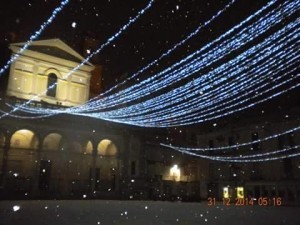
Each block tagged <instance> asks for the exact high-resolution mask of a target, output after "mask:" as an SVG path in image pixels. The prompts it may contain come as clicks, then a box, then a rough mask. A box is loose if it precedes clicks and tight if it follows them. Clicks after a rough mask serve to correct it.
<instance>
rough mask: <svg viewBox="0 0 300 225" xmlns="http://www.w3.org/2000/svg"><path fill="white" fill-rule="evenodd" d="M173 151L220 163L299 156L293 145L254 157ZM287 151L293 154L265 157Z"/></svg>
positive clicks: (260, 160) (296, 147)
mask: <svg viewBox="0 0 300 225" xmlns="http://www.w3.org/2000/svg"><path fill="white" fill-rule="evenodd" d="M169 148H171V149H173V150H176V151H178V152H181V153H184V154H187V155H192V156H196V157H200V158H203V159H209V160H214V161H222V162H234V163H253V162H266V161H275V160H280V159H287V158H292V157H297V156H300V152H295V151H297V150H298V149H299V148H300V145H295V146H293V147H289V148H285V149H282V150H276V151H271V152H266V153H260V154H254V155H248V156H245V155H240V156H227V157H221V156H208V155H204V154H197V153H194V152H190V151H184V150H178V149H176V148H173V147H169ZM288 151H294V152H293V153H289V154H284V155H279V156H271V157H266V156H269V155H276V154H280V153H284V152H288Z"/></svg>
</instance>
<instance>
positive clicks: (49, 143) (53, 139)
mask: <svg viewBox="0 0 300 225" xmlns="http://www.w3.org/2000/svg"><path fill="white" fill-rule="evenodd" d="M61 140H62V135H61V134H59V133H49V134H48V135H46V136H45V137H44V140H43V150H48V151H53V150H60V147H61Z"/></svg>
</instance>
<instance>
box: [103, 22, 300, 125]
mask: <svg viewBox="0 0 300 225" xmlns="http://www.w3.org/2000/svg"><path fill="white" fill-rule="evenodd" d="M298 22H299V21H298ZM296 25H298V23H296V24H295V23H293V26H296ZM286 30H289V29H288V28H284V30H283V31H284V32H286ZM298 31H299V29H297V30H295V31H293V32H292V33H290V34H291V35H292V34H293V35H294V37H293V38H290V36H291V35H288V36H289V38H290V39H289V41H294V39H297V38H298V37H299V35H298V33H299V32H298ZM268 41H270V40H268ZM289 41H287V40H285V42H284V44H278V43H277V42H275V43H276V44H275V43H274V44H273V45H271V46H270V47H269V48H267V49H265V50H266V52H267V54H265V55H263V56H260V57H258V58H259V59H260V61H263V60H268V58H267V57H269V56H270V55H271V54H274V52H275V51H277V50H278V49H279V48H280V47H281V51H280V57H279V59H280V58H281V57H282V56H284V57H285V56H288V54H287V52H286V50H287V46H288V45H289V44H290V42H289ZM275 45H277V46H275ZM288 49H292V50H294V46H292V47H289V48H288ZM253 52H255V51H253ZM253 52H252V53H253ZM246 53H247V52H246ZM257 53H259V52H256V55H257ZM289 53H290V52H289ZM245 55H247V54H245ZM245 59H246V58H245V57H240V59H239V58H237V59H235V60H234V61H238V62H241V61H244V62H245V63H248V62H247V61H246V60H245ZM251 61H252V62H251V63H252V64H253V65H255V66H256V70H255V72H256V74H259V73H260V71H259V70H258V69H257V68H258V66H257V65H258V64H259V61H256V60H253V59H252V60H251ZM273 61H274V60H273ZM264 62H265V61H264ZM273 63H274V62H273ZM275 63H277V62H276V61H275ZM248 66H249V64H247V67H248ZM268 66H270V65H268ZM222 67H224V68H226V69H228V68H229V66H227V65H226V64H223V65H222ZM238 67H239V64H237V66H236V68H234V70H235V71H236V72H237V74H239V72H240V70H242V69H241V68H238ZM242 68H243V67H242ZM217 69H218V68H217ZM243 69H244V68H243ZM221 72H222V75H224V74H225V76H226V74H227V72H228V74H229V75H228V77H227V78H224V79H217V83H216V84H213V85H211V84H210V85H208V86H218V85H219V83H220V82H222V81H224V80H225V79H229V78H231V77H230V75H232V71H230V70H228V71H225V70H223V71H221ZM273 72H274V71H273ZM209 75H210V77H214V74H213V73H209ZM244 76H247V77H250V81H249V82H251V83H254V80H253V77H252V76H249V73H247V74H244ZM263 77H264V78H267V77H266V76H263ZM238 78H239V79H238V82H240V76H239V77H238ZM196 82H198V80H197V79H196V80H194V83H196ZM237 85H238V84H237ZM237 85H235V86H234V89H235V90H237V89H238V88H239V87H238V86H237ZM197 86H198V84H197ZM242 88H244V87H242ZM190 89H191V86H190V85H189V84H188V85H186V86H181V87H179V88H178V89H175V90H173V92H176V95H174V94H172V95H171V98H172V97H173V98H174V100H173V99H170V98H169V96H168V94H169V93H167V94H164V95H162V96H159V97H157V98H153V99H151V100H149V101H145V102H142V103H140V104H138V105H139V106H140V105H142V106H144V108H143V107H138V108H137V107H136V106H133V107H131V106H130V107H126V108H125V109H121V110H122V112H121V113H119V115H124V116H125V118H128V116H127V115H128V114H129V113H130V114H129V115H130V118H131V117H132V118H133V119H134V120H136V121H140V120H141V119H142V118H140V117H136V116H137V115H138V113H139V112H142V114H147V115H149V111H150V109H151V110H152V108H154V107H153V105H154V104H155V103H156V102H157V105H158V107H157V108H154V110H156V111H157V112H158V113H159V114H155V115H154V116H153V117H154V118H157V116H160V117H159V119H162V118H163V117H162V116H164V115H168V113H167V112H166V111H165V110H161V109H163V108H167V107H169V106H170V105H172V104H173V105H174V102H173V101H176V100H177V102H179V101H181V102H182V103H183V104H180V105H179V104H176V108H177V109H180V110H181V111H182V106H183V105H188V107H189V108H191V104H190V101H189V100H186V99H188V98H190V97H192V96H195V97H196V100H197V101H201V100H202V96H201V98H198V96H199V91H197V90H196V91H194V92H190V93H189V92H188V91H187V90H190ZM203 89H205V87H204V88H203ZM201 90H202V88H201ZM212 90H213V91H215V90H217V91H219V92H220V93H222V94H224V93H225V92H224V90H223V89H222V88H221V87H219V86H218V87H217V88H215V89H212ZM185 93H186V94H185ZM207 95H209V96H211V93H209V92H208V94H207ZM181 96H183V97H184V98H185V99H184V101H182V99H181V98H180V97H181ZM216 96H217V98H218V99H220V98H219V95H216ZM209 101H210V103H211V102H212V99H211V98H210V99H209ZM149 102H150V103H149ZM152 102H153V104H152ZM177 102H176V103H177ZM196 106H197V108H201V105H200V104H197V105H196ZM151 107H152V108H151ZM133 109H137V110H133ZM154 110H153V111H154ZM159 110H161V111H159ZM166 110H167V111H169V110H170V111H172V113H173V115H174V110H175V111H176V109H175V108H174V107H173V108H169V109H166ZM115 111H120V110H115ZM115 111H114V112H115ZM134 112H137V113H136V114H134ZM184 112H186V111H185V110H184ZM109 113H111V112H108V114H109ZM126 114H127V115H126ZM114 116H116V114H114ZM176 116H177V115H176ZM174 117H175V115H174ZM148 118H149V117H148ZM148 118H147V119H148Z"/></svg>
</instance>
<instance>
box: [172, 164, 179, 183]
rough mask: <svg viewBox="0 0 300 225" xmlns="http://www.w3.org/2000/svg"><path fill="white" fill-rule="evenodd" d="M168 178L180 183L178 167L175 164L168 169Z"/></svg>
mask: <svg viewBox="0 0 300 225" xmlns="http://www.w3.org/2000/svg"><path fill="white" fill-rule="evenodd" d="M170 177H172V178H173V180H175V181H180V169H179V168H178V165H176V164H175V165H174V166H173V167H172V168H171V169H170Z"/></svg>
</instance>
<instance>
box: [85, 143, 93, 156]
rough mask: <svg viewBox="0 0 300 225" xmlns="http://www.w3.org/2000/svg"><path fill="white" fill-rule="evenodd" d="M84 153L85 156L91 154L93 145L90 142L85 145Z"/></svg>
mask: <svg viewBox="0 0 300 225" xmlns="http://www.w3.org/2000/svg"><path fill="white" fill-rule="evenodd" d="M85 153H86V154H93V144H92V142H91V141H89V142H88V143H87V144H86V147H85Z"/></svg>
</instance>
